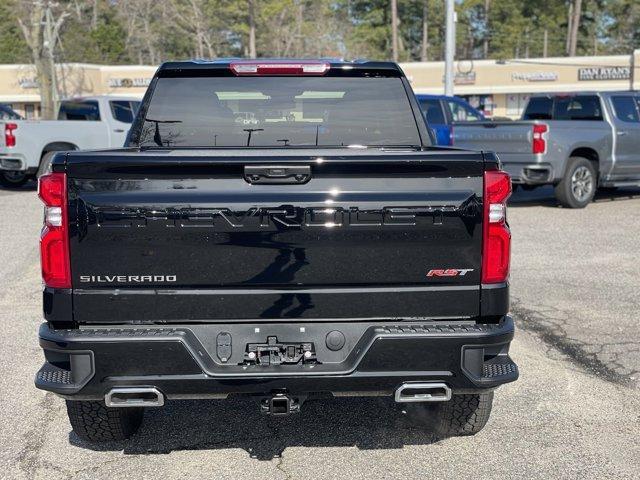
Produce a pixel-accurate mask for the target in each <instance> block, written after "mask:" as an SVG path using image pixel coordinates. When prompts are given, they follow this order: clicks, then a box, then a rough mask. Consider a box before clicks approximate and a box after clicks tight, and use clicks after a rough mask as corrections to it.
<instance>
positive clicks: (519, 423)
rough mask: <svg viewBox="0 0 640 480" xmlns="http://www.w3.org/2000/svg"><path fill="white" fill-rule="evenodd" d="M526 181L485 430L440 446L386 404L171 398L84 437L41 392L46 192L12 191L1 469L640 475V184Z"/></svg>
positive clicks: (5, 266)
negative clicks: (292, 411) (596, 188)
mask: <svg viewBox="0 0 640 480" xmlns="http://www.w3.org/2000/svg"><path fill="white" fill-rule="evenodd" d="M551 193H552V192H551V190H550V189H540V190H536V191H533V192H522V191H519V192H517V193H516V194H515V195H514V197H513V200H512V202H511V204H512V208H511V209H510V212H509V216H510V223H511V226H512V230H513V235H514V244H513V268H512V299H513V304H512V311H513V314H514V317H515V320H516V324H517V326H518V327H519V329H518V332H517V334H516V340H515V341H514V343H513V345H512V356H513V358H514V359H515V360H516V362H517V363H518V364H519V366H520V370H521V378H520V380H519V381H518V382H516V383H514V384H510V385H507V386H504V387H502V388H501V389H499V390H498V391H497V393H496V397H495V402H494V409H493V414H492V418H491V420H490V421H489V424H488V425H487V427H486V428H485V429H484V430H483V431H482V432H481V433H480V434H478V435H476V436H475V437H467V438H453V439H446V440H440V441H436V440H435V439H434V438H433V437H432V436H431V434H429V432H427V431H425V430H423V429H422V428H420V426H419V424H418V423H417V422H416V421H415V417H413V416H411V415H409V414H407V413H404V411H403V410H402V409H400V408H398V407H397V406H396V405H395V404H394V403H393V402H392V401H390V400H388V399H378V398H367V399H347V398H341V399H336V400H321V401H313V402H308V403H307V404H305V408H304V409H303V411H302V413H300V414H298V415H294V416H291V417H287V418H284V419H274V418H269V417H264V416H261V415H260V414H259V413H258V408H257V407H256V405H255V404H254V403H253V402H252V401H249V400H243V399H238V400H230V401H226V402H225V401H207V402H187V401H184V402H170V403H169V404H168V405H167V406H166V407H165V408H164V409H157V410H149V411H148V412H146V413H145V420H144V423H143V426H142V428H141V430H140V432H139V433H138V434H136V435H135V436H134V437H133V438H132V439H131V440H130V441H128V442H122V443H113V444H106V445H100V446H96V445H91V444H86V443H84V442H82V441H81V440H80V439H78V437H76V436H75V435H74V434H73V433H71V429H70V427H69V424H68V421H67V418H66V412H65V408H64V402H63V401H62V400H61V399H59V398H57V397H55V396H54V395H52V394H45V393H44V392H41V391H38V390H36V389H35V388H34V387H33V375H34V373H35V372H36V370H37V369H38V368H39V366H40V365H41V362H42V357H41V352H40V349H39V347H38V344H37V327H38V325H39V323H40V322H41V304H40V302H41V296H40V288H41V287H40V278H39V266H38V248H37V239H38V233H39V230H40V222H41V215H42V212H41V208H40V204H39V202H38V200H37V199H36V195H35V191H34V189H33V187H32V186H31V187H30V188H25V189H22V190H20V191H7V190H0V284H1V285H2V288H0V325H1V327H2V332H3V343H2V347H1V348H0V366H1V367H2V375H0V414H1V415H2V417H1V418H0V422H1V423H0V425H1V426H0V478H7V479H22V478H24V479H32V478H47V479H57V478H73V479H76V478H77V479H83V478H87V479H89V478H91V479H99V478H110V479H116V478H151V477H154V478H189V479H201V478H202V479H204V478H211V479H237V478H262V479H265V478H280V479H289V478H310V479H311V478H313V479H324V478H351V479H359V478H377V479H379V478H400V477H402V478H434V479H439V478H447V479H451V478H471V477H473V478H491V479H493V478H504V479H511V478H513V479H516V478H517V479H522V478H527V479H534V478H540V479H542V478H544V479H547V478H576V479H577V478H580V479H584V478H598V479H601V478H617V479H620V478H638V476H639V474H638V472H639V471H640V443H639V442H638V441H637V439H638V430H639V429H640V382H639V380H638V377H639V375H640V374H639V372H640V359H639V358H640V357H639V355H640V353H639V352H640V322H639V321H638V320H639V318H638V317H639V314H638V311H639V310H640V308H639V307H640V297H639V296H638V294H637V288H638V285H639V283H640V282H639V280H640V274H639V273H638V258H639V252H640V189H628V190H621V191H619V192H616V193H615V194H607V195H599V196H598V199H597V201H596V202H595V203H594V204H592V205H590V206H589V207H588V208H587V209H585V210H568V209H561V208H557V207H556V206H555V203H554V202H553V199H552V197H551Z"/></svg>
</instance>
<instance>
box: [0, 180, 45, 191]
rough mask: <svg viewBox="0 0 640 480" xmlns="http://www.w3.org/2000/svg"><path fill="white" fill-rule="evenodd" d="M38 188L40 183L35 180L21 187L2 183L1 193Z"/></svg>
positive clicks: (0, 186)
mask: <svg viewBox="0 0 640 480" xmlns="http://www.w3.org/2000/svg"><path fill="white" fill-rule="evenodd" d="M37 189H38V183H37V182H36V181H35V180H29V181H28V182H27V183H25V184H24V185H22V186H20V187H11V188H7V187H3V186H2V185H0V193H12V192H29V191H31V192H33V191H35V190H37Z"/></svg>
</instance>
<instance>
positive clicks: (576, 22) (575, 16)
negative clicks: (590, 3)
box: [567, 0, 582, 57]
mask: <svg viewBox="0 0 640 480" xmlns="http://www.w3.org/2000/svg"><path fill="white" fill-rule="evenodd" d="M572 6H573V8H572V9H571V10H570V12H571V15H570V18H571V20H570V22H569V24H570V29H569V41H568V42H567V43H568V45H567V53H568V54H569V56H571V57H574V56H575V55H576V50H577V47H578V30H579V29H580V17H581V15H582V0H573V1H572Z"/></svg>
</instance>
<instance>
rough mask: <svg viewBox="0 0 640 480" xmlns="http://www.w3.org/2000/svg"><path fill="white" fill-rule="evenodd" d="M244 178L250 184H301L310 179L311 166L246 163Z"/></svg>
mask: <svg viewBox="0 0 640 480" xmlns="http://www.w3.org/2000/svg"><path fill="white" fill-rule="evenodd" d="M244 179H245V180H246V181H247V182H249V183H252V184H256V183H265V184H282V183H300V184H302V183H307V182H308V181H309V180H310V179H311V167H310V166H309V165H294V166H291V165H284V166H283V165H267V166H263V165H260V166H254V165H246V166H245V167H244Z"/></svg>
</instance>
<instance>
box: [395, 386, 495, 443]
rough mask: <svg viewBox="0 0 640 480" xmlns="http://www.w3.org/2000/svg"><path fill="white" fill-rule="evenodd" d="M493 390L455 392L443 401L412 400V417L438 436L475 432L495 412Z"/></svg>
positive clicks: (409, 404) (409, 409)
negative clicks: (456, 393) (423, 401)
mask: <svg viewBox="0 0 640 480" xmlns="http://www.w3.org/2000/svg"><path fill="white" fill-rule="evenodd" d="M492 404H493V392H489V393H478V394H463V395H453V396H452V397H451V400H449V401H448V402H442V403H408V404H406V406H405V407H403V408H405V409H406V411H407V413H409V414H410V416H411V417H412V419H413V420H414V421H415V422H416V423H417V424H418V425H421V426H423V427H425V428H426V429H428V430H430V431H431V432H433V433H434V434H435V435H436V437H438V438H447V437H459V436H466V435H475V434H476V433H478V432H479V431H480V430H482V429H483V428H484V426H485V425H486V424H487V421H488V420H489V416H490V415H491V406H492Z"/></svg>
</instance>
